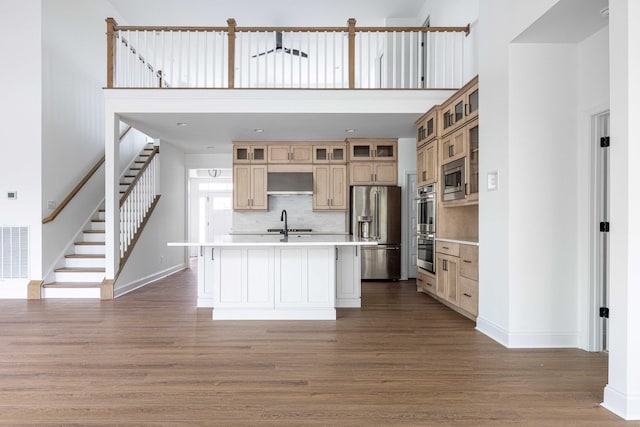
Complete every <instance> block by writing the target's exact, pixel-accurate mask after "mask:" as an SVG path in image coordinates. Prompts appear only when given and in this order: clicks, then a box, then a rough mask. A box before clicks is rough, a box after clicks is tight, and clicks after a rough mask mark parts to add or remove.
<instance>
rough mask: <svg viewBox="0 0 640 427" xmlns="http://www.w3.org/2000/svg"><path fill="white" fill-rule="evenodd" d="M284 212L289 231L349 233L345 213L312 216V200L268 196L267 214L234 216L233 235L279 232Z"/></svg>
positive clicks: (322, 213)
mask: <svg viewBox="0 0 640 427" xmlns="http://www.w3.org/2000/svg"><path fill="white" fill-rule="evenodd" d="M283 209H286V210H287V222H288V225H289V228H311V229H313V231H314V232H322V233H345V232H347V233H348V232H349V226H348V223H347V221H348V218H347V212H314V211H313V196H311V195H295V196H294V195H291V196H269V211H267V212H236V211H234V212H233V227H232V230H231V231H232V232H265V231H266V230H267V229H268V228H282V225H283V223H282V222H280V213H281V212H282V210H283Z"/></svg>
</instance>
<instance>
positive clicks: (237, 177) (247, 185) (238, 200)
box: [233, 164, 268, 210]
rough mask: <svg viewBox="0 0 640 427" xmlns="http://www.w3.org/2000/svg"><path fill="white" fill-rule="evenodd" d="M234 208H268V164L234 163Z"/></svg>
mask: <svg viewBox="0 0 640 427" xmlns="http://www.w3.org/2000/svg"><path fill="white" fill-rule="evenodd" d="M233 209H234V210H267V209H268V203H267V165H266V164H264V165H234V167H233Z"/></svg>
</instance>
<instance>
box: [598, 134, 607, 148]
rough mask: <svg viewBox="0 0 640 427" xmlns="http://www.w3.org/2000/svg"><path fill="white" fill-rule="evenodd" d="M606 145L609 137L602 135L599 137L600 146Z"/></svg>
mask: <svg viewBox="0 0 640 427" xmlns="http://www.w3.org/2000/svg"><path fill="white" fill-rule="evenodd" d="M608 146H609V137H608V136H603V137H602V138H600V147H602V148H607V147H608Z"/></svg>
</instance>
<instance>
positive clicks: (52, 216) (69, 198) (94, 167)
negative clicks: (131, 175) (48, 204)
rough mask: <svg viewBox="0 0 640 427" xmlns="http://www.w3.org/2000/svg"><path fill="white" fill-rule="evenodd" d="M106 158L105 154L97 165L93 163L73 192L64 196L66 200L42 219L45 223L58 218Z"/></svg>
mask: <svg viewBox="0 0 640 427" xmlns="http://www.w3.org/2000/svg"><path fill="white" fill-rule="evenodd" d="M104 160H105V156H102V158H101V159H100V160H98V162H97V163H96V164H95V165H93V167H92V168H91V170H90V171H89V172H87V174H86V175H85V176H84V178H82V180H81V181H80V182H79V183H78V184H77V185H76V186H75V187H73V190H71V193H69V195H67V197H65V198H64V200H63V201H62V202H61V203H60V204H59V205H58V207H56V208H55V209H54V210H53V212H51V215H49V216H48V217H46V218H44V219H43V220H42V223H43V224H47V223H49V222H51V221H53V220H54V219H56V217H57V216H58V215H59V214H60V212H62V210H63V209H64V208H65V207H66V206H67V205H68V204H69V202H70V201H71V200H72V199H73V198H74V197H75V196H76V194H78V193H79V192H80V190H81V189H82V187H84V185H85V184H86V183H87V182H89V180H90V179H91V177H92V176H93V174H95V173H96V171H97V170H98V169H100V166H102V164H103V163H104Z"/></svg>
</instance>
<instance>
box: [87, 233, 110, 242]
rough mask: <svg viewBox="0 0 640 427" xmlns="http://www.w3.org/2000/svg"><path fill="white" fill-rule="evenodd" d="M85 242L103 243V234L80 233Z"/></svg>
mask: <svg viewBox="0 0 640 427" xmlns="http://www.w3.org/2000/svg"><path fill="white" fill-rule="evenodd" d="M82 236H83V240H84V241H85V242H104V238H105V237H104V236H105V233H82Z"/></svg>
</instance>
